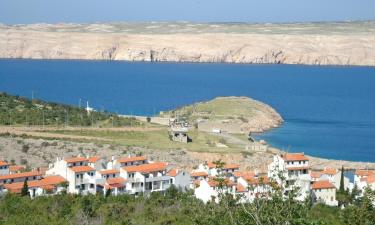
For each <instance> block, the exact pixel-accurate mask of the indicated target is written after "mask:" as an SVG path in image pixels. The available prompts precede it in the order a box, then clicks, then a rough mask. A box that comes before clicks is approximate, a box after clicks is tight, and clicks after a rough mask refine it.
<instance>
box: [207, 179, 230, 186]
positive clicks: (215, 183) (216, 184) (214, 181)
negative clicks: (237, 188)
mask: <svg viewBox="0 0 375 225" xmlns="http://www.w3.org/2000/svg"><path fill="white" fill-rule="evenodd" d="M219 184H220V182H219V181H217V180H209V181H208V185H210V186H211V187H217V186H218V185H219ZM223 185H224V186H234V185H235V183H233V181H231V180H229V179H225V180H224V181H223Z"/></svg>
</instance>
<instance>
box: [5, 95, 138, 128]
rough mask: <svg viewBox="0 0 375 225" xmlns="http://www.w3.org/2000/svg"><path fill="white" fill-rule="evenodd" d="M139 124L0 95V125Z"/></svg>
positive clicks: (54, 104) (57, 105) (115, 125)
mask: <svg viewBox="0 0 375 225" xmlns="http://www.w3.org/2000/svg"><path fill="white" fill-rule="evenodd" d="M139 124H140V122H139V121H137V120H136V119H134V118H122V117H119V116H118V115H116V114H113V113H108V112H95V111H94V112H91V113H87V112H86V110H85V109H84V108H79V107H75V106H71V105H64V104H58V103H52V102H46V101H42V100H38V99H33V100H30V99H27V98H24V97H20V96H12V95H8V94H6V93H0V125H26V126H31V125H34V126H35V125H38V126H43V125H53V126H114V127H120V126H130V125H139Z"/></svg>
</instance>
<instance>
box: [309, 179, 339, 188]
mask: <svg viewBox="0 0 375 225" xmlns="http://www.w3.org/2000/svg"><path fill="white" fill-rule="evenodd" d="M311 188H312V189H332V188H335V186H334V185H333V184H331V182H329V181H328V180H320V181H316V182H314V183H313V184H312V186H311Z"/></svg>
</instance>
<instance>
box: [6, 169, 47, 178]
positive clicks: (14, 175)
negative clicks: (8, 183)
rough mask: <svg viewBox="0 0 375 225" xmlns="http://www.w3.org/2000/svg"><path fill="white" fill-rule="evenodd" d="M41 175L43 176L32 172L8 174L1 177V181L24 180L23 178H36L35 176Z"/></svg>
mask: <svg viewBox="0 0 375 225" xmlns="http://www.w3.org/2000/svg"><path fill="white" fill-rule="evenodd" d="M40 175H42V174H41V173H40V172H38V171H30V172H24V173H14V174H7V175H2V176H0V180H6V179H15V178H23V177H34V176H40Z"/></svg>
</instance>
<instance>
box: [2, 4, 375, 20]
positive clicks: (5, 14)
mask: <svg viewBox="0 0 375 225" xmlns="http://www.w3.org/2000/svg"><path fill="white" fill-rule="evenodd" d="M374 19H375V1H372V0H363V1H361V2H360V4H359V2H358V1H355V0H332V1H329V2H327V1H324V0H317V1H313V2H310V1H307V2H304V1H298V0H285V1H282V2H281V1H279V0H265V1H261V2H255V1H249V0H236V1H224V0H216V1H213V0H207V1H204V2H200V1H198V0H181V1H178V2H176V1H174V0H160V1H152V2H150V1H147V0H139V1H129V0H108V1H105V2H104V1H100V0H81V1H79V2H77V1H73V0H65V1H61V0H57V1H48V0H34V1H28V0H18V1H13V0H2V1H0V23H4V24H9V25H12V24H34V23H50V24H56V23H95V22H100V23H109V22H148V21H154V22H176V21H188V22H194V23H196V22H198V23H211V22H217V23H226V22H232V23H306V22H345V21H367V20H374Z"/></svg>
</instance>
